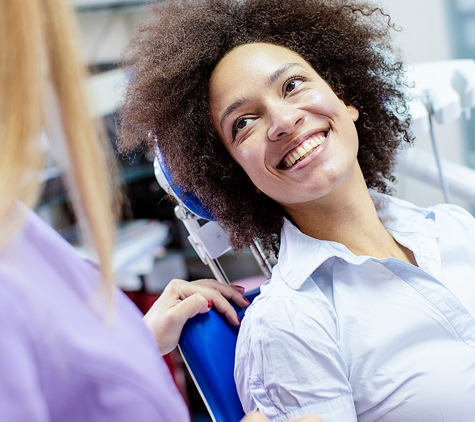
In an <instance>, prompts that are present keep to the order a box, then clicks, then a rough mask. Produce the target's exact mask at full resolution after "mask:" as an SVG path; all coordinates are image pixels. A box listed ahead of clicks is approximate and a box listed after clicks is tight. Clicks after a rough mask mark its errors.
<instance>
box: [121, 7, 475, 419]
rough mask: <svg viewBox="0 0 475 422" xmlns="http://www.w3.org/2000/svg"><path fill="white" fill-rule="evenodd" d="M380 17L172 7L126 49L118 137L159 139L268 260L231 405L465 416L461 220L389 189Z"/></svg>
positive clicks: (392, 140) (338, 415) (400, 83)
mask: <svg viewBox="0 0 475 422" xmlns="http://www.w3.org/2000/svg"><path fill="white" fill-rule="evenodd" d="M394 28H395V27H394V24H393V23H392V21H391V18H390V17H389V16H388V15H387V14H385V12H384V11H382V10H381V8H380V7H378V5H377V4H376V5H375V4H372V3H370V2H368V1H364V0H176V1H173V0H171V1H169V2H167V3H160V4H157V5H155V6H154V7H153V8H152V13H151V14H150V16H149V19H147V21H146V22H145V23H144V25H143V26H142V27H141V28H140V29H141V30H140V31H139V32H138V33H137V36H136V37H135V39H134V40H133V41H132V44H131V46H130V48H129V51H128V54H127V55H126V61H125V63H127V67H128V68H129V70H130V74H131V75H132V76H131V79H130V84H129V85H128V89H127V91H128V92H127V95H126V101H125V105H124V107H123V109H122V110H123V111H122V119H121V122H122V126H121V127H122V129H121V133H122V143H123V148H124V149H127V148H134V147H136V146H137V144H143V145H148V146H149V147H150V148H154V147H155V142H156V143H157V144H158V147H159V148H160V151H161V153H162V154H163V156H164V159H165V161H166V162H167V164H168V166H169V168H170V171H171V176H172V178H173V179H174V182H175V183H176V184H178V185H179V186H180V187H181V188H182V189H183V190H184V191H188V192H191V193H194V194H195V195H196V196H197V197H198V198H199V199H200V200H201V201H202V202H203V203H204V205H205V206H206V207H207V208H208V209H209V210H210V212H211V213H212V214H213V216H214V217H215V219H216V221H217V222H218V223H219V224H221V225H222V226H223V228H224V229H225V230H226V231H227V232H228V233H229V235H230V239H231V242H232V244H233V246H234V247H235V248H237V249H239V248H243V247H246V246H248V245H249V244H251V242H252V241H253V240H255V239H257V240H258V241H259V242H260V243H261V245H262V246H263V248H264V249H265V250H269V251H272V252H274V253H275V254H277V256H278V262H277V265H276V266H275V267H274V268H273V271H272V277H271V279H270V280H269V281H268V282H266V283H264V285H263V286H261V294H260V295H259V296H258V297H257V298H256V299H255V300H254V301H253V303H252V304H251V305H250V307H248V308H247V310H246V313H245V316H244V318H243V322H242V326H241V328H240V331H239V337H238V342H237V346H236V361H235V380H236V385H237V389H238V393H239V395H240V399H241V402H242V405H243V408H244V410H245V412H252V411H254V410H255V409H259V411H260V412H261V413H262V414H263V415H265V416H267V417H268V418H269V419H271V420H272V421H281V420H285V419H286V418H288V417H298V416H303V415H308V414H317V415H319V416H320V417H321V418H322V419H323V420H325V421H326V422H355V421H356V420H358V421H359V422H375V421H377V422H400V421H405V422H429V421H430V422H446V421H454V422H455V421H457V422H472V421H474V420H475V219H474V218H473V216H472V215H471V214H470V213H469V212H467V211H466V210H464V209H462V208H460V207H458V206H455V205H450V204H441V205H436V206H433V207H429V208H420V207H417V206H415V205H413V204H410V203H408V202H406V201H403V200H401V199H398V198H394V197H392V196H390V195H389V194H390V193H392V187H391V186H392V182H394V180H395V178H394V175H393V170H394V164H395V162H396V159H397V152H398V150H400V149H401V148H402V147H403V146H404V145H409V144H410V143H411V140H412V135H411V133H410V130H409V125H410V116H409V114H408V107H407V101H406V95H405V93H406V92H407V86H406V84H405V73H404V69H405V66H404V63H403V61H402V59H401V58H400V55H399V54H398V52H397V51H396V50H395V48H394V47H393V46H392V43H391V33H392V30H393V29H394Z"/></svg>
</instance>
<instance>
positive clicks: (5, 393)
mask: <svg viewBox="0 0 475 422" xmlns="http://www.w3.org/2000/svg"><path fill="white" fill-rule="evenodd" d="M22 212H25V213H26V216H25V221H24V222H23V225H22V226H21V228H20V230H19V231H18V232H16V233H15V234H14V235H13V236H12V237H11V238H10V239H9V240H8V241H7V243H6V244H4V245H3V246H2V248H1V249H0V374H1V376H0V420H2V421H29V422H40V421H41V422H43V421H45V422H46V421H51V422H52V421H58V422H59V421H69V422H76V421H77V422H79V421H81V422H83V421H88V422H94V421H114V422H120V421H124V422H125V421H132V420H140V421H154V422H156V421H160V422H162V421H170V422H172V421H188V420H189V415H188V410H187V408H186V406H185V404H184V401H183V399H182V397H181V396H180V394H179V392H178V390H177V388H176V386H175V384H174V381H173V379H172V377H171V375H170V373H169V371H168V368H167V366H166V364H165V362H164V361H163V359H162V358H161V356H160V353H159V351H158V347H157V344H156V341H155V339H154V338H153V335H152V334H151V333H150V332H149V330H148V328H147V327H146V326H145V325H144V323H143V322H142V318H141V314H140V312H139V310H138V309H137V308H136V307H135V305H134V304H133V303H132V302H131V301H130V300H129V299H128V298H127V297H126V296H125V295H124V294H123V293H122V292H120V291H119V290H118V289H117V290H115V294H114V300H113V309H108V305H107V303H106V302H105V301H104V300H103V299H101V295H100V288H99V277H100V276H99V273H98V271H97V269H96V268H95V267H94V266H93V265H92V264H91V263H90V262H88V261H86V260H83V259H82V258H80V257H79V256H78V254H77V253H76V251H75V250H74V248H73V247H72V246H71V245H69V243H67V242H66V241H65V240H64V239H63V238H62V237H61V236H60V235H59V234H58V233H57V232H55V231H54V230H53V229H52V228H51V227H49V226H48V225H47V224H46V223H45V222H44V221H43V220H41V218H40V217H39V216H38V215H36V214H35V213H34V212H32V211H30V210H24V209H22Z"/></svg>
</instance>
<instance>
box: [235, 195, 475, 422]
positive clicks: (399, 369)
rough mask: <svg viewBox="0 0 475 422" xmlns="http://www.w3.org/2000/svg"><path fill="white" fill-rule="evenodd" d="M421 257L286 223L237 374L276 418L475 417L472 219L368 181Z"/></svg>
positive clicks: (249, 321) (366, 421)
mask: <svg viewBox="0 0 475 422" xmlns="http://www.w3.org/2000/svg"><path fill="white" fill-rule="evenodd" d="M371 195H372V197H373V201H374V202H375V205H376V208H377V210H378V216H379V218H380V220H381V221H382V223H383V224H384V226H385V227H386V229H387V230H388V231H389V233H391V235H392V236H393V237H394V239H395V240H396V241H397V242H399V243H400V244H401V245H403V246H405V247H407V248H409V249H410V250H411V251H412V252H413V253H414V256H415V259H416V261H417V264H418V267H415V266H413V265H411V264H408V263H406V262H403V261H400V260H398V259H394V258H386V259H375V258H372V257H368V256H356V255H354V254H353V253H351V252H350V251H349V250H348V249H347V248H346V247H345V246H343V245H341V244H339V243H336V242H329V241H320V240H317V239H314V238H311V237H309V236H306V235H304V234H303V233H301V232H300V231H299V230H298V229H297V228H296V227H295V226H293V225H292V224H291V223H290V222H289V221H285V223H284V227H283V229H282V237H281V251H280V256H279V263H278V265H277V266H276V267H275V268H274V271H273V274H272V278H271V280H270V281H269V282H267V283H266V284H264V285H263V286H262V289H261V290H262V294H261V295H260V296H259V297H258V298H257V299H256V300H255V301H254V303H253V304H252V305H251V307H250V308H249V309H248V310H247V312H246V316H245V318H244V320H243V324H242V327H241V329H240V334H239V339H238V344H237V349H236V368H235V377H236V383H237V387H238V392H239V395H240V398H241V401H242V403H243V406H244V410H245V411H246V412H249V411H251V410H253V409H255V408H259V409H260V410H261V412H262V413H264V414H266V415H267V416H268V417H269V418H270V419H271V420H273V421H279V420H284V419H287V418H290V417H297V416H300V415H305V414H317V415H319V416H320V417H322V419H323V420H324V421H325V422H355V421H356V420H358V421H359V422H370V421H371V422H373V421H378V422H383V421H384V422H396V421H397V422H401V421H402V422H425V421H427V422H429V421H430V422H439V421H440V422H442V421H446V422H452V421H453V422H473V421H475V320H474V317H475V220H474V218H473V217H472V216H471V215H470V214H469V213H468V212H467V211H465V210H463V209H461V208H459V207H457V206H453V205H439V206H436V207H432V208H429V209H421V208H417V207H415V206H413V205H412V204H409V203H407V202H405V201H402V200H398V199H395V198H391V197H388V196H386V195H381V194H377V193H374V192H371Z"/></svg>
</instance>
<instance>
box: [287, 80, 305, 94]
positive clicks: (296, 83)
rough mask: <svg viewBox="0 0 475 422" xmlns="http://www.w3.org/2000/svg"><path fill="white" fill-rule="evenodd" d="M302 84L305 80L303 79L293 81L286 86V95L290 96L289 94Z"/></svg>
mask: <svg viewBox="0 0 475 422" xmlns="http://www.w3.org/2000/svg"><path fill="white" fill-rule="evenodd" d="M302 83H303V80H301V79H291V80H290V81H288V82H287V84H286V85H285V86H284V91H285V93H286V94H288V93H289V92H292V91H293V90H294V89H296V88H297V87H298V86H299V85H300V84H302Z"/></svg>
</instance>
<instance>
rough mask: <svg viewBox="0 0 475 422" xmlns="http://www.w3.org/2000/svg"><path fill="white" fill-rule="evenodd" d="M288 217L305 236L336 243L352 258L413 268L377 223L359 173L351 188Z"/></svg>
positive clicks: (403, 250) (407, 255) (407, 256)
mask: <svg viewBox="0 0 475 422" xmlns="http://www.w3.org/2000/svg"><path fill="white" fill-rule="evenodd" d="M360 174H361V173H360ZM289 214H290V217H291V218H292V220H293V222H294V224H295V225H296V226H297V227H298V228H299V229H300V230H301V231H302V232H303V233H305V234H306V235H308V236H311V237H314V238H316V239H320V240H330V241H334V242H339V243H341V244H343V245H345V246H346V247H347V248H348V249H349V250H350V251H351V252H353V253H354V254H355V255H366V256H372V257H375V258H380V259H381V258H387V257H394V258H398V259H401V260H403V261H406V262H409V263H411V264H413V265H416V262H415V259H414V255H413V253H412V252H411V251H410V250H409V249H407V248H405V247H403V246H402V245H400V244H399V243H397V242H396V241H395V240H394V238H393V237H392V236H391V235H390V234H389V232H388V231H387V230H386V228H385V227H384V226H383V224H382V223H381V221H380V220H379V218H378V215H377V212H376V208H375V206H374V204H373V201H372V199H371V196H370V194H369V192H368V189H367V187H366V183H365V181H364V178H363V175H362V174H361V177H359V176H358V177H356V179H354V181H353V182H352V183H351V186H347V187H342V188H341V189H335V191H334V192H332V193H331V194H329V195H326V196H325V197H324V198H319V199H318V200H316V201H315V202H314V203H312V204H307V205H305V206H300V207H299V209H298V212H292V211H289Z"/></svg>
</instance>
